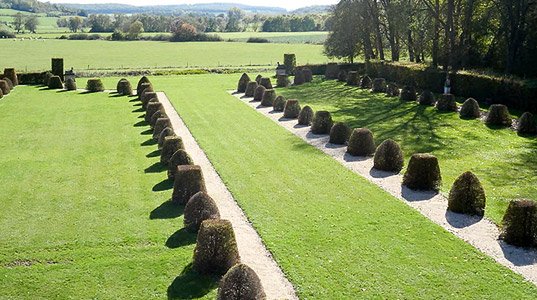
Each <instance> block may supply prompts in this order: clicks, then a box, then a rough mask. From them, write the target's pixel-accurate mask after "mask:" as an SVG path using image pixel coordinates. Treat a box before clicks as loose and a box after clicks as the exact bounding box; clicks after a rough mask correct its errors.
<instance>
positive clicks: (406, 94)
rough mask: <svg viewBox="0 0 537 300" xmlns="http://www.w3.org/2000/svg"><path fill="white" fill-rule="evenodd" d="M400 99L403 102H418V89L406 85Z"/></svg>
mask: <svg viewBox="0 0 537 300" xmlns="http://www.w3.org/2000/svg"><path fill="white" fill-rule="evenodd" d="M400 98H401V100H402V101H416V100H417V96H416V88H415V87H414V86H411V85H405V86H404V87H403V88H402V89H401V94H400Z"/></svg>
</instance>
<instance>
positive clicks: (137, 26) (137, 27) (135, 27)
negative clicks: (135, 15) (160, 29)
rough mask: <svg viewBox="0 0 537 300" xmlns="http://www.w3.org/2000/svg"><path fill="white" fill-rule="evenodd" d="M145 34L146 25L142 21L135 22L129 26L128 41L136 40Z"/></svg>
mask: <svg viewBox="0 0 537 300" xmlns="http://www.w3.org/2000/svg"><path fill="white" fill-rule="evenodd" d="M142 32H144V24H142V22H140V21H134V22H132V23H131V25H130V26H129V30H128V31H127V39H129V40H136V39H138V38H139V37H140V34H141V33H142Z"/></svg>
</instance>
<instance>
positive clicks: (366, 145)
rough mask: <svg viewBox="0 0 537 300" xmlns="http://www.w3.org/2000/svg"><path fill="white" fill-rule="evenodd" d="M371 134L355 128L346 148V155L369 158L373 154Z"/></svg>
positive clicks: (369, 131) (367, 130) (374, 147)
mask: <svg viewBox="0 0 537 300" xmlns="http://www.w3.org/2000/svg"><path fill="white" fill-rule="evenodd" d="M375 149H376V146H375V141H374V139H373V133H372V132H371V130H369V129H367V128H356V129H354V130H353V131H352V133H351V136H350V138H349V145H348V146H347V153H349V154H350V155H352V156H370V155H372V154H373V153H375Z"/></svg>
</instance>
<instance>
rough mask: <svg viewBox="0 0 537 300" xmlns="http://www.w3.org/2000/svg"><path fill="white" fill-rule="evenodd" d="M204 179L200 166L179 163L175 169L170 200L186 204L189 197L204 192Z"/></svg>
mask: <svg viewBox="0 0 537 300" xmlns="http://www.w3.org/2000/svg"><path fill="white" fill-rule="evenodd" d="M206 191H207V190H206V188H205V180H204V179H203V173H202V172H201V167H200V166H197V165H179V166H177V169H176V170H175V175H174V182H173V193H172V202H173V203H175V204H182V205H184V204H186V203H187V202H188V200H189V199H190V197H192V196H194V195H195V194H196V193H198V192H206Z"/></svg>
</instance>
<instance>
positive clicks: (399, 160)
mask: <svg viewBox="0 0 537 300" xmlns="http://www.w3.org/2000/svg"><path fill="white" fill-rule="evenodd" d="M404 160H405V157H404V156H403V151H402V150H401V147H400V146H399V144H397V142H395V141H394V140H391V139H387V140H385V141H384V142H382V143H381V144H380V145H379V146H378V147H377V150H376V151H375V157H374V159H373V168H375V169H377V170H381V171H386V172H394V173H399V172H401V170H402V169H403V165H404Z"/></svg>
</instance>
